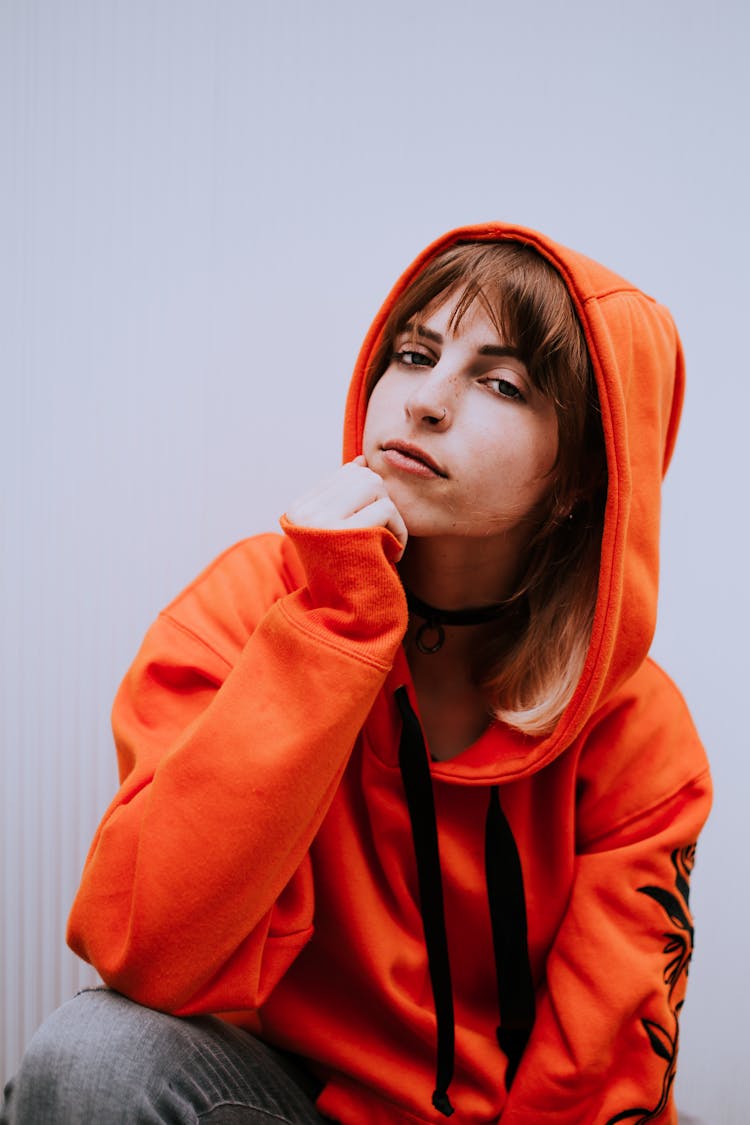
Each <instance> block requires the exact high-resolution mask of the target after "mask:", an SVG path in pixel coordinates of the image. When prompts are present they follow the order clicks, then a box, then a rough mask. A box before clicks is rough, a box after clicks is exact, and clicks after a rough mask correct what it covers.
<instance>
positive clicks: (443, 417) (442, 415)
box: [438, 406, 448, 422]
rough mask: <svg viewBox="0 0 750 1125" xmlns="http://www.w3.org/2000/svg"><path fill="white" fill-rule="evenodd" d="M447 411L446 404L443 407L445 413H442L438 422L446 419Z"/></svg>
mask: <svg viewBox="0 0 750 1125" xmlns="http://www.w3.org/2000/svg"><path fill="white" fill-rule="evenodd" d="M447 413H448V407H447V406H444V407H443V413H442V414H441V415H440V417H439V418H438V422H442V421H444V420H445V416H446V414H447Z"/></svg>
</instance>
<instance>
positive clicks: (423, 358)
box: [391, 348, 435, 367]
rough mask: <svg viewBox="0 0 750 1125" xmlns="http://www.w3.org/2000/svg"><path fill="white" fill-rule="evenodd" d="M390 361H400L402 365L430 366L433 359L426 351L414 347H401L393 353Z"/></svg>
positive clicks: (432, 364)
mask: <svg viewBox="0 0 750 1125" xmlns="http://www.w3.org/2000/svg"><path fill="white" fill-rule="evenodd" d="M391 363H400V364H401V365H402V367H432V366H434V363H435V360H434V359H433V357H432V356H431V355H427V354H426V352H418V351H416V350H415V349H414V348H402V349H401V350H400V351H397V352H394V353H393V355H392V356H391Z"/></svg>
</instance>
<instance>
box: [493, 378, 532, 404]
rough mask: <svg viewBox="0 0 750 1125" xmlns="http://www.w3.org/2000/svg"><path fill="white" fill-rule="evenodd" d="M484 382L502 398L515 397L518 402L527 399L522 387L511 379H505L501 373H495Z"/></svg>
mask: <svg viewBox="0 0 750 1125" xmlns="http://www.w3.org/2000/svg"><path fill="white" fill-rule="evenodd" d="M484 384H485V386H487V387H489V388H490V389H491V390H492V391H493V392H494V394H497V395H500V397H501V398H509V399H515V400H516V401H517V402H525V401H526V399H525V398H524V395H523V392H522V391H521V389H520V387H518V386H516V384H515V383H512V382H511V381H510V379H503V378H502V376H500V375H494V376H493V377H492V378H491V379H485V380H484Z"/></svg>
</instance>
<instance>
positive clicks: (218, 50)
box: [0, 0, 750, 1125]
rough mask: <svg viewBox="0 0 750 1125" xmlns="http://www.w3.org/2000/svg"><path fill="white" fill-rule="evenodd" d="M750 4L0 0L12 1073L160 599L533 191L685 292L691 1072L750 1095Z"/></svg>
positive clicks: (302, 475) (703, 1107)
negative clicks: (698, 774)
mask: <svg viewBox="0 0 750 1125" xmlns="http://www.w3.org/2000/svg"><path fill="white" fill-rule="evenodd" d="M749 30H750V28H749V20H748V9H747V6H746V5H745V3H744V0H737V2H736V3H732V2H724V3H722V2H721V0H719V2H717V3H716V4H714V5H711V6H709V5H708V4H707V3H703V2H701V3H697V2H695V0H627V2H621V3H614V2H610V3H607V2H604V3H602V2H601V0H570V2H568V3H565V4H563V3H553V2H552V0H549V2H547V3H540V2H536V3H535V2H533V0H524V3H517V2H516V3H510V2H506V0H496V2H491V0H473V2H472V0H464V2H463V3H462V4H461V5H458V4H454V3H448V2H447V0H414V2H409V0H378V2H377V3H374V2H373V3H368V4H365V3H356V2H351V0H336V2H334V0H316V2H315V3H307V2H304V0H288V2H284V0H276V2H274V0H245V2H241V0H215V2H214V3H209V2H208V0H171V2H170V0H127V2H126V0H121V2H116V0H58V2H55V0H0V160H2V169H1V171H0V379H1V390H0V425H1V426H2V433H1V434H0V457H1V458H2V463H1V466H0V471H1V477H0V479H1V480H2V486H3V487H2V495H3V500H2V503H3V508H2V525H1V526H2V541H1V543H0V546H1V548H2V555H1V558H2V599H3V603H2V637H1V640H0V644H1V645H2V676H1V677H0V683H1V686H0V691H2V694H3V699H2V711H1V721H2V727H0V729H1V730H2V754H3V785H2V795H1V797H0V800H1V802H2V804H1V805H0V817H1V818H2V824H1V830H2V833H3V853H2V867H1V870H2V878H3V887H2V905H3V912H2V923H1V925H2V947H1V948H0V973H1V974H2V975H1V976H0V988H1V989H2V1007H3V1018H4V1026H3V1028H2V1037H3V1043H2V1044H1V1045H0V1047H2V1049H0V1065H2V1067H3V1069H4V1071H5V1073H9V1072H10V1071H11V1070H12V1069H13V1068H14V1067H15V1065H16V1062H17V1059H18V1056H19V1053H20V1051H21V1048H22V1046H23V1043H24V1042H25V1041H26V1040H27V1039H28V1037H29V1035H30V1034H31V1032H32V1031H33V1029H34V1027H35V1026H36V1025H37V1023H38V1022H40V1020H41V1019H42V1018H43V1016H44V1015H45V1014H46V1013H47V1012H49V1011H50V1010H51V1009H52V1008H53V1007H54V1006H55V1005H57V1004H58V1003H59V1002H60V1001H61V1000H62V999H63V998H64V997H65V995H67V994H68V993H69V992H70V991H72V990H73V988H74V987H76V986H77V985H78V983H80V982H81V981H83V980H86V979H88V977H87V971H86V970H83V969H81V968H79V967H78V965H77V963H76V962H75V960H74V959H73V957H72V955H70V954H68V953H67V952H66V951H65V950H64V946H63V927H64V919H65V916H66V912H67V909H68V906H69V903H70V900H71V897H72V895H73V892H74V889H75V886H76V882H77V878H78V873H79V870H80V865H81V863H82V861H83V857H84V854H85V849H86V847H87V844H88V841H89V840H90V838H91V835H92V833H93V830H94V827H95V824H96V822H97V820H98V818H99V816H100V814H101V812H102V810H103V808H104V806H105V804H106V802H107V801H108V799H109V796H110V795H111V793H112V791H113V789H114V786H115V773H114V762H113V754H112V750H111V743H110V736H109V731H108V710H109V705H110V700H111V697H112V694H113V691H114V689H115V686H116V683H117V681H118V679H119V678H120V676H121V675H122V673H123V672H124V670H125V668H126V666H127V664H128V663H129V661H130V659H131V657H132V655H133V654H134V651H135V649H136V646H137V644H138V642H139V640H140V637H141V635H142V633H143V631H144V629H145V627H146V625H147V624H148V623H149V621H150V620H151V618H152V617H153V616H154V614H155V613H156V612H157V610H158V609H159V608H160V606H161V605H162V604H163V603H164V602H165V601H166V600H167V599H169V598H170V597H171V596H172V595H173V594H174V593H175V592H176V591H177V590H178V589H179V588H180V587H181V586H182V585H183V584H184V583H185V582H186V581H187V580H188V579H189V578H191V577H192V576H193V574H194V573H195V572H196V571H197V570H198V569H199V568H200V567H201V566H202V565H203V564H204V563H206V562H207V561H208V560H209V559H210V558H211V557H212V556H213V555H214V554H215V553H217V552H218V551H219V550H220V549H222V548H223V547H224V546H226V545H227V544H228V543H229V542H231V541H232V540H234V539H236V538H239V537H241V536H244V535H247V534H249V533H252V532H255V531H258V530H261V529H266V528H268V527H274V526H275V523H276V519H277V517H278V515H279V513H280V512H281V511H283V509H284V508H285V506H286V504H287V503H288V501H289V500H290V499H291V498H292V497H293V496H294V495H295V494H296V493H297V492H298V491H300V489H301V488H304V487H305V485H306V482H307V481H308V479H309V478H310V477H311V476H315V475H316V474H319V473H321V472H322V471H325V470H326V469H328V468H329V467H333V466H334V465H335V464H336V463H337V460H338V452H339V430H340V422H341V414H342V401H343V392H344V388H345V385H346V382H347V377H348V372H349V370H350V368H351V364H352V362H353V359H354V356H355V353H356V349H357V346H358V343H359V340H360V338H361V336H362V334H363V332H364V330H365V328H366V326H367V324H368V321H369V318H370V316H371V314H372V312H373V311H374V309H375V307H376V305H377V304H378V303H379V301H380V299H381V297H382V296H383V295H384V293H385V291H386V289H387V288H388V286H389V285H390V283H391V281H392V280H393V278H394V277H395V275H396V273H397V272H398V271H399V270H400V269H401V267H402V266H403V265H405V264H406V262H407V261H408V260H409V259H410V258H411V256H412V255H413V254H414V252H416V251H417V250H418V249H419V248H421V246H422V245H423V244H424V243H425V242H427V241H428V240H429V239H431V238H432V237H433V236H435V235H437V234H439V233H441V232H442V231H443V230H445V229H447V228H449V227H450V226H452V225H454V224H457V223H461V222H467V221H477V220H481V219H487V218H495V217H500V218H508V219H512V220H515V221H518V222H523V223H527V224H529V225H532V226H538V227H539V228H541V229H543V230H546V231H547V232H548V233H549V234H551V235H553V236H554V237H556V238H557V239H558V240H560V241H563V242H567V243H569V244H571V245H573V246H576V247H577V248H578V249H581V250H583V251H585V252H587V253H589V254H591V255H592V256H594V257H597V258H600V259H601V260H603V261H604V262H606V263H607V264H608V265H610V266H612V267H613V268H615V269H617V270H619V271H620V272H621V273H624V274H625V275H626V276H629V277H630V278H631V279H632V280H634V281H635V282H637V283H638V284H640V285H641V286H643V287H644V288H645V289H646V290H648V291H650V292H653V293H654V294H655V295H657V296H658V297H659V298H660V299H661V300H663V301H664V302H665V303H667V304H668V305H670V306H671V308H672V310H673V312H674V314H675V316H676V318H677V321H678V324H679V325H680V327H681V330H682V334H683V338H684V342H685V345H686V349H687V356H688V363H689V376H690V384H689V397H688V403H687V408H686V414H685V424H684V429H683V432H682V437H681V441H680V444H679V446H678V453H677V457H676V460H675V463H674V467H673V471H672V473H671V477H670V480H669V483H668V487H667V492H666V517H665V544H664V568H663V590H664V593H663V600H662V614H661V620H660V627H659V632H658V636H657V642H656V645H655V651H656V654H657V656H658V658H659V659H661V660H662V661H663V662H664V663H665V664H666V666H667V667H668V668H669V669H670V671H671V672H672V673H673V674H674V675H675V677H676V678H677V680H678V681H679V683H680V684H681V686H682V687H683V689H684V692H685V694H686V696H687V698H688V701H689V702H690V704H691V706H692V708H693V711H694V714H695V716H696V718H697V721H698V724H699V727H700V730H701V732H702V734H703V737H704V739H705V741H706V743H707V745H708V747H709V749H710V751H711V755H712V759H713V766H714V772H715V780H716V786H717V796H716V806H715V812H714V815H713V819H712V821H711V823H710V826H709V828H708V829H707V831H706V833H705V836H704V838H703V842H702V845H701V849H700V853H699V864H698V867H697V869H696V874H695V878H694V897H693V903H694V906H695V909H696V913H697V916H698V938H697V953H696V959H695V962H694V967H693V971H692V974H691V987H690V992H689V995H688V1003H687V1005H686V1008H685V1013H684V1019H683V1046H682V1063H681V1075H680V1079H679V1091H680V1098H681V1101H682V1104H683V1105H684V1106H685V1107H690V1108H691V1110H692V1112H695V1113H700V1114H701V1115H703V1116H705V1117H706V1119H707V1120H708V1121H710V1122H711V1125H723V1123H732V1125H738V1123H740V1122H744V1121H746V1120H748V1119H750V1077H748V1076H747V1073H746V1066H745V1054H746V1048H745V1036H744V1031H745V1026H744V1014H745V1009H746V1007H747V1003H748V999H750V996H749V995H748V993H749V991H750V986H749V984H748V974H747V970H746V965H745V959H744V952H745V944H746V935H747V934H748V932H749V931H750V909H749V907H748V897H747V894H746V886H745V884H746V879H747V863H746V860H745V854H746V852H745V846H744V845H745V839H746V831H745V829H746V822H747V818H746V815H745V804H746V799H745V795H746V794H747V791H748V783H749V781H750V762H748V754H747V751H748V748H749V747H748V742H749V741H750V740H749V739H748V734H747V723H746V721H745V720H744V719H743V716H742V711H741V708H742V706H743V705H744V702H745V700H746V696H747V688H746V677H747V671H748V660H747V655H746V652H747V649H746V636H747V633H748V626H749V624H750V622H749V621H748V596H747V583H746V570H747V553H748V551H747V547H748V535H747V530H746V525H747V499H746V491H747V479H748V474H747V468H746V458H747V454H746V450H747V445H748V442H747V434H746V429H747V421H746V419H747V417H748V412H749V409H750V401H749V392H748V382H749V380H748V370H747V368H748V364H747V359H746V351H747V349H746V344H745V340H744V332H745V330H746V320H747V308H748V298H749V297H750V293H749V292H748V284H747V276H748V249H749V247H748V224H747V219H746V209H747V200H748V198H749V197H750V190H749V185H748V167H747V160H748V158H747V128H748V125H747V121H748V93H749V91H748V78H747V73H748V71H747V65H746V51H747V45H748V31H749ZM21 887H25V888H26V894H25V895H23V894H22V893H21V889H20V888H21ZM0 1077H2V1075H0Z"/></svg>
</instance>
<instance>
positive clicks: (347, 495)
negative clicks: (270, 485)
mask: <svg viewBox="0 0 750 1125" xmlns="http://www.w3.org/2000/svg"><path fill="white" fill-rule="evenodd" d="M385 495H387V493H386V489H385V485H384V484H383V481H382V480H381V478H380V477H379V476H378V475H377V473H373V472H372V470H371V469H367V468H365V467H364V466H363V465H359V464H354V463H353V462H349V464H348V465H344V466H343V467H342V468H341V469H338V470H337V471H336V473H334V474H333V475H332V476H330V477H327V478H326V479H325V480H323V481H321V482H320V483H319V484H318V485H316V487H315V488H314V489H312V490H311V491H310V492H307V493H305V494H304V495H303V496H302V497H300V498H299V499H298V500H297V501H295V503H294V504H292V505H291V506H290V507H289V508H288V509H287V517H288V518H289V519H290V520H291V521H292V523H296V524H299V525H300V526H303V527H332V526H335V525H336V524H337V523H338V522H339V521H340V520H345V519H347V518H348V517H349V516H350V515H353V513H354V512H357V511H359V510H360V509H361V508H364V507H366V506H367V505H368V504H371V503H372V502H373V500H377V499H379V498H380V497H382V496H385Z"/></svg>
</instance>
